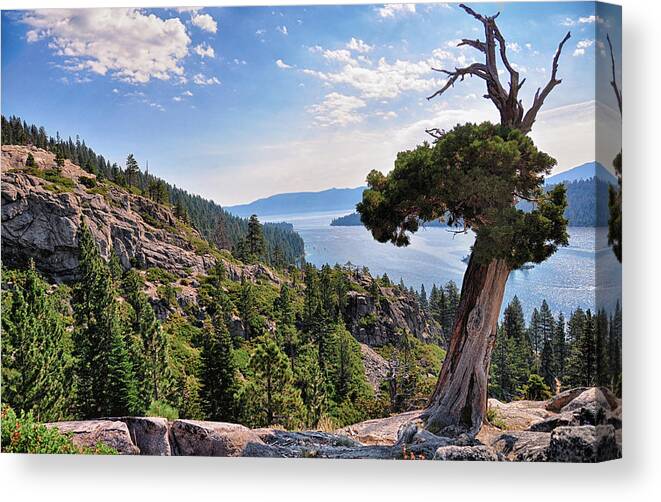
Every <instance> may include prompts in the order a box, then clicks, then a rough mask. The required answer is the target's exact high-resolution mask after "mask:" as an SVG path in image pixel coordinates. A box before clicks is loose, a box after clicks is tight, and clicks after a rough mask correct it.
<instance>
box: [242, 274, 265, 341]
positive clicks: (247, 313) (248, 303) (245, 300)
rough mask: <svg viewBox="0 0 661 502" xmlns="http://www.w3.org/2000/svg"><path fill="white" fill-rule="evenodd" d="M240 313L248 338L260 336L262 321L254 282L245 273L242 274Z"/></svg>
mask: <svg viewBox="0 0 661 502" xmlns="http://www.w3.org/2000/svg"><path fill="white" fill-rule="evenodd" d="M239 315H240V317H241V322H242V324H243V332H244V334H245V338H246V340H251V339H252V338H254V337H256V336H259V331H260V323H259V319H258V314H257V305H256V304H255V293H254V291H253V284H252V282H250V281H249V280H248V279H246V277H245V276H244V275H242V276H241V292H240V298H239Z"/></svg>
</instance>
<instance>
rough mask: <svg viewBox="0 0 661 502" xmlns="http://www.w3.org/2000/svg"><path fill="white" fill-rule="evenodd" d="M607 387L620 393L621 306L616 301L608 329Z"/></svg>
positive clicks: (619, 394)
mask: <svg viewBox="0 0 661 502" xmlns="http://www.w3.org/2000/svg"><path fill="white" fill-rule="evenodd" d="M608 366H609V375H610V383H609V387H610V388H611V389H612V390H613V392H615V393H616V394H617V395H618V396H621V395H622V308H621V307H620V302H619V301H618V302H617V304H616V305H615V311H614V312H613V315H612V316H611V319H610V323H609V329H608Z"/></svg>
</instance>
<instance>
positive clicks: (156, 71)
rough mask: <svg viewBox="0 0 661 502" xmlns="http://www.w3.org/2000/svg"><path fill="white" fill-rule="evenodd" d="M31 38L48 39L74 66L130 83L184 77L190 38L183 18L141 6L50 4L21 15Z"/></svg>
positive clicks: (70, 67) (68, 65) (71, 68)
mask: <svg viewBox="0 0 661 502" xmlns="http://www.w3.org/2000/svg"><path fill="white" fill-rule="evenodd" d="M22 20H23V22H24V23H25V24H27V25H28V26H29V27H30V28H31V29H30V31H28V34H27V40H28V42H31V43H34V42H37V41H38V40H48V47H49V48H50V49H52V50H53V51H54V53H55V54H56V55H57V56H61V57H64V58H66V60H65V66H64V67H65V68H66V69H67V70H69V71H74V72H80V71H89V72H92V73H96V74H98V75H107V74H110V75H111V76H112V77H113V78H117V79H119V80H124V81H127V82H131V83H146V82H149V81H150V80H151V79H152V78H156V79H159V80H169V79H170V78H172V77H173V76H176V77H183V76H184V68H183V66H182V65H181V63H182V60H183V59H184V58H185V57H186V56H187V55H188V48H189V44H190V42H191V39H190V37H189V36H188V34H187V33H186V28H185V26H184V24H183V23H182V22H181V21H180V20H179V18H171V19H161V18H160V17H158V16H156V15H154V14H144V13H143V12H141V11H140V10H138V9H45V10H36V11H31V12H29V13H27V14H25V15H24V16H23V18H22Z"/></svg>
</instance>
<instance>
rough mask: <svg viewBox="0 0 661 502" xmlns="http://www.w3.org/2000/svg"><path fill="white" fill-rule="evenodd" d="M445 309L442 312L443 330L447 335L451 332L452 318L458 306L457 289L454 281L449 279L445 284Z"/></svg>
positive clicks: (458, 296)
mask: <svg viewBox="0 0 661 502" xmlns="http://www.w3.org/2000/svg"><path fill="white" fill-rule="evenodd" d="M444 290H445V311H444V312H443V323H442V325H443V332H444V333H447V335H446V336H449V335H450V334H451V333H452V328H453V326H454V320H455V317H456V315H457V308H458V307H459V300H460V295H459V289H458V288H457V285H456V284H455V283H454V281H449V282H448V283H447V284H446V285H445V288H444Z"/></svg>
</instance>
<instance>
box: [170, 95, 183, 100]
mask: <svg viewBox="0 0 661 502" xmlns="http://www.w3.org/2000/svg"><path fill="white" fill-rule="evenodd" d="M182 99H183V98H182V97H181V96H175V97H174V98H172V101H181V100H182Z"/></svg>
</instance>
